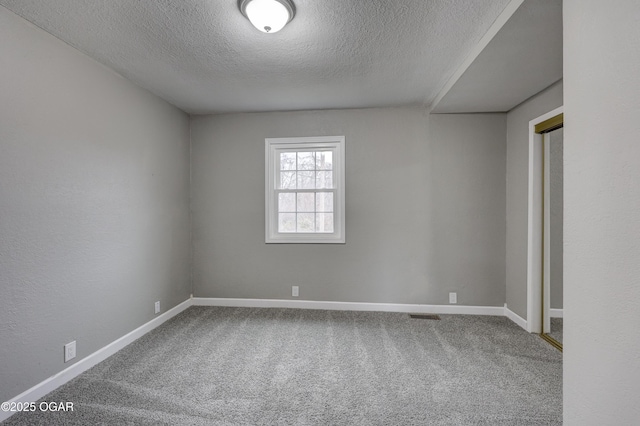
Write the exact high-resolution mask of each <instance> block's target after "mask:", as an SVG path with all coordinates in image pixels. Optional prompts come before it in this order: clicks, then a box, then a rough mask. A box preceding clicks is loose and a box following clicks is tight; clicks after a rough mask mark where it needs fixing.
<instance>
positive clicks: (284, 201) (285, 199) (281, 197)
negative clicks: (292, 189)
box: [278, 193, 296, 212]
mask: <svg viewBox="0 0 640 426" xmlns="http://www.w3.org/2000/svg"><path fill="white" fill-rule="evenodd" d="M278 211H279V212H295V211H296V194H294V193H286V194H278Z"/></svg>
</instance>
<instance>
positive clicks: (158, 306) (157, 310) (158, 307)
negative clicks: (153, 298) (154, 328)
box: [155, 300, 160, 314]
mask: <svg viewBox="0 0 640 426" xmlns="http://www.w3.org/2000/svg"><path fill="white" fill-rule="evenodd" d="M155 308H156V314H159V313H160V301H159V300H158V301H157V302H156V305H155Z"/></svg>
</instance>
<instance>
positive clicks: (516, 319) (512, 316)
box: [504, 303, 528, 331]
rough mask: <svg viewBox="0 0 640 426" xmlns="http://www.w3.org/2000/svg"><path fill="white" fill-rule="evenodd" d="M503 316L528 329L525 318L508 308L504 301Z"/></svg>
mask: <svg viewBox="0 0 640 426" xmlns="http://www.w3.org/2000/svg"><path fill="white" fill-rule="evenodd" d="M504 316H505V317H507V318H509V319H510V320H511V321H513V322H515V323H516V324H518V325H519V326H520V327H522V328H524V329H525V330H527V331H528V328H527V320H526V319H524V318H522V317H521V316H520V315H518V314H516V313H515V312H513V311H512V310H511V309H509V308H508V307H507V304H506V303H505V304H504Z"/></svg>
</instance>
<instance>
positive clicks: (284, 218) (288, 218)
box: [278, 213, 296, 232]
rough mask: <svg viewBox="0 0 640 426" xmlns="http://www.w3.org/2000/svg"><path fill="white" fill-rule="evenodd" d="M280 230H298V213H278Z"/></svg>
mask: <svg viewBox="0 0 640 426" xmlns="http://www.w3.org/2000/svg"><path fill="white" fill-rule="evenodd" d="M278 232H296V214H295V213H280V214H278Z"/></svg>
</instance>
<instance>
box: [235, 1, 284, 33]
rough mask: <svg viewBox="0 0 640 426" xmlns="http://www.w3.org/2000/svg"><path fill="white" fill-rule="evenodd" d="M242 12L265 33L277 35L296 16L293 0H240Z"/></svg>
mask: <svg viewBox="0 0 640 426" xmlns="http://www.w3.org/2000/svg"><path fill="white" fill-rule="evenodd" d="M239 7H240V11H241V12H242V14H243V15H244V16H246V17H247V18H248V19H249V21H251V23H252V24H253V26H254V27H256V28H257V29H259V30H260V31H262V32H263V33H277V32H278V31H280V30H281V29H282V28H284V26H285V25H287V23H288V22H289V21H291V20H292V19H293V15H295V11H296V9H295V6H294V5H293V3H292V2H291V0H240V2H239Z"/></svg>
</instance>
